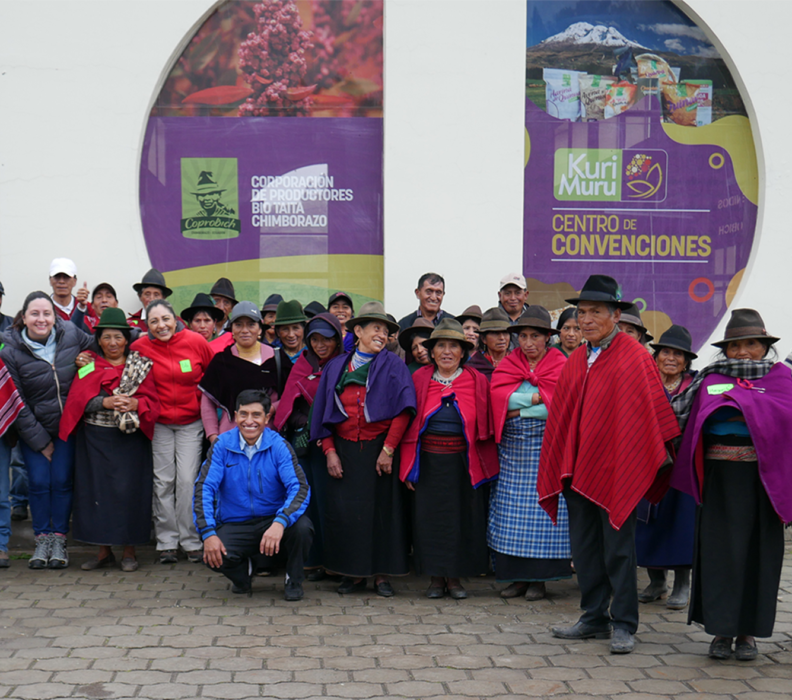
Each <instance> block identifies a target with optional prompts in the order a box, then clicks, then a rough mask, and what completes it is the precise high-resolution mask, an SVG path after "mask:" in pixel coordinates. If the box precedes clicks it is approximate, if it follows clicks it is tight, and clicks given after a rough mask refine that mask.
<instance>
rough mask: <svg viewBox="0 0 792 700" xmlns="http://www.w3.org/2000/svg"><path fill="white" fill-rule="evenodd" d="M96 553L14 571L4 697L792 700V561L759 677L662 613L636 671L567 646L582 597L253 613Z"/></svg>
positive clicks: (215, 589)
mask: <svg viewBox="0 0 792 700" xmlns="http://www.w3.org/2000/svg"><path fill="white" fill-rule="evenodd" d="M91 553H92V550H89V549H87V548H85V549H78V548H72V549H71V554H72V564H71V566H70V568H68V569H66V570H62V571H38V572H37V571H31V570H29V569H28V568H27V565H26V562H25V561H22V560H15V561H13V562H12V566H11V568H10V569H7V570H3V571H0V626H2V632H1V634H0V697H5V698H66V697H69V698H133V697H134V698H198V697H201V698H262V697H264V698H320V697H321V698H377V697H385V696H388V697H391V696H392V697H397V698H422V699H424V698H439V697H442V698H444V699H449V698H465V699H466V700H470V699H471V698H502V699H506V698H523V697H558V698H563V699H564V700H573V699H579V698H600V699H602V700H607V699H608V698H618V699H619V700H661V699H662V698H669V699H670V698H677V699H680V700H685V699H689V700H693V699H694V698H695V700H716V699H717V700H725V699H726V698H739V699H740V700H771V699H775V700H781V698H790V697H792V551H788V552H787V558H786V562H785V563H786V565H785V567H784V573H783V581H782V589H781V591H780V594H779V595H780V598H781V600H780V602H779V610H778V616H777V620H776V627H775V634H774V636H773V637H772V639H770V640H760V642H759V649H760V652H761V653H760V656H759V658H758V659H757V660H756V661H753V662H737V661H734V660H731V661H728V662H716V661H712V660H710V659H708V658H707V656H706V651H707V645H708V643H709V637H708V636H707V635H706V634H704V632H703V630H701V629H700V628H698V627H697V626H687V625H686V624H685V621H686V619H687V618H686V614H687V613H686V612H685V611H682V612H672V611H669V610H667V609H666V608H665V606H664V605H663V604H662V603H654V604H649V605H642V606H641V625H640V628H639V630H638V635H637V636H638V640H639V644H638V646H637V648H636V650H635V652H634V653H632V654H630V655H626V656H614V655H611V654H610V653H609V652H608V642H607V640H589V641H585V642H577V643H569V642H566V641H563V640H558V639H554V638H553V637H552V636H551V635H550V633H549V631H548V628H549V626H550V625H551V624H554V623H558V622H568V623H572V622H574V621H575V620H576V619H577V617H578V609H577V601H578V590H577V586H576V584H575V583H574V581H564V582H556V583H551V584H549V586H548V588H549V591H550V596H549V598H547V599H546V600H542V601H539V602H535V603H528V602H526V601H525V600H524V599H517V600H504V599H501V598H500V597H499V596H498V589H499V586H498V585H497V584H495V582H494V580H493V579H492V578H491V577H489V578H481V579H476V580H472V581H470V582H468V583H467V584H466V586H467V588H468V591H469V592H470V593H471V596H470V598H468V599H467V600H463V601H452V600H451V599H449V598H446V599H444V600H440V601H430V600H427V599H426V598H425V597H424V596H423V590H424V589H425V587H426V585H427V581H426V580H425V579H419V578H417V577H409V578H406V579H399V580H396V581H395V582H394V583H395V588H396V591H397V595H396V597H394V598H391V599H385V598H379V597H377V596H376V595H375V594H374V593H373V591H371V590H369V591H367V592H366V593H363V594H353V595H349V596H346V597H342V596H340V595H338V594H337V593H336V592H335V588H336V586H337V584H336V583H334V582H332V581H322V582H319V583H306V586H305V593H306V595H305V599H304V600H303V601H301V602H299V603H286V602H285V601H284V600H283V581H282V577H280V576H278V577H277V578H257V579H256V580H255V582H254V591H253V596H252V597H250V598H248V597H246V596H236V595H233V594H231V592H230V590H229V585H228V583H227V582H226V580H225V579H224V578H223V577H222V576H220V575H219V574H214V573H212V572H211V571H209V570H208V569H206V568H205V567H203V566H202V565H196V564H189V563H187V562H186V561H180V562H179V563H178V564H175V565H169V566H162V565H159V564H156V563H154V556H155V554H154V551H153V549H151V548H144V549H141V550H140V552H139V558H140V561H141V567H140V569H139V570H138V571H137V572H135V573H132V574H123V573H121V571H120V570H119V569H115V570H102V571H93V572H83V571H81V570H80V566H79V565H80V564H81V563H82V562H83V561H85V560H86V559H87V558H88V557H89V555H90V554H91ZM12 554H13V550H12ZM118 554H120V552H119V553H118ZM639 576H640V578H639V585H644V584H645V582H646V580H647V579H646V576H645V572H641V573H640V575H639Z"/></svg>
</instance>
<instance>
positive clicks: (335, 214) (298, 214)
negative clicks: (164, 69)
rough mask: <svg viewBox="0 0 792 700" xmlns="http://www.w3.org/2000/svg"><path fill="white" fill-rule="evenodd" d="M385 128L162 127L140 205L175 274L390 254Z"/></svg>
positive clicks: (153, 141) (368, 122)
mask: <svg viewBox="0 0 792 700" xmlns="http://www.w3.org/2000/svg"><path fill="white" fill-rule="evenodd" d="M382 191H383V187H382V120H381V119H378V118H372V117H360V118H350V117H346V118H314V119H284V118H280V117H248V118H245V119H233V118H226V117H192V118H188V119H185V118H182V117H153V118H151V119H150V120H149V123H148V128H147V131H146V137H145V141H144V147H143V156H142V163H141V175H140V202H141V217H142V223H143V232H144V235H145V238H146V244H147V247H148V251H149V255H150V257H151V262H152V265H153V266H154V267H155V268H157V269H159V270H162V271H163V272H168V271H172V270H177V269H185V268H191V267H197V266H202V265H212V264H215V263H219V262H232V261H241V260H252V259H259V258H272V257H280V256H292V255H338V254H357V255H382V252H383V243H382Z"/></svg>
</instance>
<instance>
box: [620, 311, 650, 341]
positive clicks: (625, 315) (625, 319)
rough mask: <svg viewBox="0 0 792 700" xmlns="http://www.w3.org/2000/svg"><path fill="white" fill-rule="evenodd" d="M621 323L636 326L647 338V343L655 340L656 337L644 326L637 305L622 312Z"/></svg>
mask: <svg viewBox="0 0 792 700" xmlns="http://www.w3.org/2000/svg"><path fill="white" fill-rule="evenodd" d="M619 323H629V324H630V325H631V326H635V327H636V328H637V329H638V330H639V331H641V333H643V334H644V335H645V336H646V342H648V341H650V340H654V336H653V335H652V334H651V333H649V331H648V329H647V328H646V326H644V324H643V321H642V320H641V312H640V311H638V305H637V304H631V305H630V308H629V309H624V311H622V315H621V318H620V319H619Z"/></svg>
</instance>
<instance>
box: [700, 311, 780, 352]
mask: <svg viewBox="0 0 792 700" xmlns="http://www.w3.org/2000/svg"><path fill="white" fill-rule="evenodd" d="M749 338H756V339H757V340H766V341H767V342H768V343H769V344H770V345H772V344H773V343H777V342H778V341H779V340H781V339H780V338H776V337H775V336H774V335H769V334H768V333H767V330H765V325H764V321H763V320H762V317H761V316H760V315H759V312H758V311H755V310H754V309H735V310H734V311H732V315H731V318H730V319H729V322H728V323H727V324H726V332H725V333H724V335H723V340H719V341H718V342H717V343H713V345H714V346H715V347H716V348H721V349H723V350H725V349H726V346H727V345H728V344H729V343H730V342H732V341H733V340H748V339H749Z"/></svg>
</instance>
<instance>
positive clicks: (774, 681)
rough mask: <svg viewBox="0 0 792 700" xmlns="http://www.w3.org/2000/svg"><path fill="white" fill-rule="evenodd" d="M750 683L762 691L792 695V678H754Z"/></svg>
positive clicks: (755, 688) (752, 686)
mask: <svg viewBox="0 0 792 700" xmlns="http://www.w3.org/2000/svg"><path fill="white" fill-rule="evenodd" d="M748 685H749V686H751V688H753V689H754V690H758V691H762V692H767V693H786V694H787V695H792V678H787V679H786V680H782V679H781V678H753V679H751V680H749V681H748Z"/></svg>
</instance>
